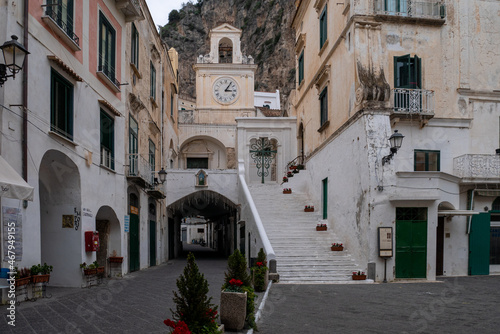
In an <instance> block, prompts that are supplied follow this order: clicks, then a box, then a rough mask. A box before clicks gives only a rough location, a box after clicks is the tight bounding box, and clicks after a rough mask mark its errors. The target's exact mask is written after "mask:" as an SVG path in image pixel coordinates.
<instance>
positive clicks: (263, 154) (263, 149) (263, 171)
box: [250, 138, 277, 183]
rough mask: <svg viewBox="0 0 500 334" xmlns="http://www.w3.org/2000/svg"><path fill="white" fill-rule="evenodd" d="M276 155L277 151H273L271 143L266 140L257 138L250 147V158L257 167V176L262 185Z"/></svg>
mask: <svg viewBox="0 0 500 334" xmlns="http://www.w3.org/2000/svg"><path fill="white" fill-rule="evenodd" d="M276 153H277V151H276V150H273V146H272V144H271V141H269V139H267V138H259V139H258V140H257V141H256V142H255V143H253V144H251V145H250V157H251V158H252V159H253V161H254V162H255V165H256V167H257V175H258V176H261V177H262V183H264V177H266V176H268V175H269V167H270V166H271V162H272V161H273V159H274V157H275V156H276Z"/></svg>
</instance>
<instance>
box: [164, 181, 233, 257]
mask: <svg viewBox="0 0 500 334" xmlns="http://www.w3.org/2000/svg"><path fill="white" fill-rule="evenodd" d="M168 210H169V216H170V217H171V219H170V220H169V236H170V238H171V239H170V240H169V244H170V245H171V248H170V251H169V258H173V257H179V256H181V255H182V251H183V248H184V246H183V244H184V245H193V244H196V245H199V246H201V247H205V248H206V250H207V251H209V252H208V253H212V254H214V255H215V254H218V255H223V256H228V255H229V254H231V252H232V250H233V249H234V248H235V247H236V246H237V245H236V243H235V237H234V235H235V232H236V231H235V226H236V223H237V220H238V206H237V205H236V204H235V203H233V202H232V201H231V200H229V199H228V198H226V197H225V196H223V195H221V194H219V193H216V192H213V191H210V190H200V191H197V192H194V193H191V194H189V195H187V196H185V197H183V198H181V199H179V200H178V201H176V202H174V203H172V204H171V205H169V206H168ZM172 230H173V231H172ZM172 232H173V233H172ZM190 249H192V247H190ZM198 249H202V248H200V247H198ZM214 251H215V252H214Z"/></svg>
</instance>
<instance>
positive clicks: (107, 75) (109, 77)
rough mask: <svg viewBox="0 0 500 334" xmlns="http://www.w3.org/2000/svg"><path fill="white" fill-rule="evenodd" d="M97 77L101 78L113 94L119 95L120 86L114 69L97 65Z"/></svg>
mask: <svg viewBox="0 0 500 334" xmlns="http://www.w3.org/2000/svg"><path fill="white" fill-rule="evenodd" d="M97 76H98V77H99V78H101V79H102V80H103V81H104V82H105V83H106V85H107V86H108V87H109V88H111V90H112V91H113V92H115V93H119V92H120V91H121V89H120V86H121V84H120V82H119V81H118V80H116V77H115V70H114V68H112V67H110V66H103V65H99V66H98V67H97Z"/></svg>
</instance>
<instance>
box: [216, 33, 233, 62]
mask: <svg viewBox="0 0 500 334" xmlns="http://www.w3.org/2000/svg"><path fill="white" fill-rule="evenodd" d="M232 62H233V42H232V41H231V40H230V39H229V38H227V37H224V38H222V39H221V40H220V42H219V63H220V64H231V63H232Z"/></svg>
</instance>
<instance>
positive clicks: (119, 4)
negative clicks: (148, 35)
mask: <svg viewBox="0 0 500 334" xmlns="http://www.w3.org/2000/svg"><path fill="white" fill-rule="evenodd" d="M115 2H116V8H118V9H119V10H121V11H122V13H123V14H124V15H125V21H127V22H132V21H136V20H139V21H140V20H144V14H143V13H142V10H141V5H140V4H139V0H115Z"/></svg>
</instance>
